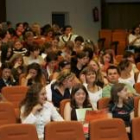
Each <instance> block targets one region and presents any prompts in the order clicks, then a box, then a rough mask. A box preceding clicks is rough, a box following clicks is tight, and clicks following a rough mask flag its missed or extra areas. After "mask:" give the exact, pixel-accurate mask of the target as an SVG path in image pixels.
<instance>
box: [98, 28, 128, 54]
mask: <svg viewBox="0 0 140 140" xmlns="http://www.w3.org/2000/svg"><path fill="white" fill-rule="evenodd" d="M128 34H129V33H128V32H127V31H126V30H114V31H113V30H111V29H102V30H100V31H99V41H98V42H99V47H100V49H109V48H112V49H114V51H115V53H116V54H123V52H124V50H125V47H126V46H127V44H128V41H127V37H128Z"/></svg>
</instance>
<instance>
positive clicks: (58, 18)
mask: <svg viewBox="0 0 140 140" xmlns="http://www.w3.org/2000/svg"><path fill="white" fill-rule="evenodd" d="M52 24H58V25H59V27H60V28H62V27H64V26H65V25H66V24H68V13H67V12H61V13H60V12H52Z"/></svg>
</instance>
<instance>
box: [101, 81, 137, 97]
mask: <svg viewBox="0 0 140 140" xmlns="http://www.w3.org/2000/svg"><path fill="white" fill-rule="evenodd" d="M113 85H114V84H111V83H110V84H108V85H106V86H105V87H104V88H103V94H102V96H103V97H111V88H112V86H113ZM126 87H127V89H128V92H129V93H131V94H134V95H135V94H136V90H135V89H134V88H133V87H132V86H131V85H129V84H126Z"/></svg>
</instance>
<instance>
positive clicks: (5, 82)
mask: <svg viewBox="0 0 140 140" xmlns="http://www.w3.org/2000/svg"><path fill="white" fill-rule="evenodd" d="M11 69H12V66H11V64H10V63H7V62H6V63H3V64H2V67H1V73H2V75H1V78H0V91H1V89H2V88H3V87H6V86H13V85H16V81H15V80H14V78H13V76H12V73H11Z"/></svg>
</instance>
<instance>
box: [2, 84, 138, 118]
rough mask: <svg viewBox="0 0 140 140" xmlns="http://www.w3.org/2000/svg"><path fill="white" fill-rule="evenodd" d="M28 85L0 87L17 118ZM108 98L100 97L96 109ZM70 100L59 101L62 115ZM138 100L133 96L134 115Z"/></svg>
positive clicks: (106, 102) (107, 101)
mask: <svg viewBox="0 0 140 140" xmlns="http://www.w3.org/2000/svg"><path fill="white" fill-rule="evenodd" d="M134 87H135V89H136V91H137V93H140V83H136V84H135V85H134ZM27 90H28V87H27V86H12V87H4V88H3V89H2V92H1V94H2V96H4V97H5V100H6V101H8V102H10V103H11V105H12V106H13V108H14V109H15V112H16V117H17V119H19V105H20V102H21V101H22V100H23V98H24V97H25V95H26V93H27ZM109 100H110V99H109V98H102V99H100V100H99V101H98V109H103V108H106V107H107V106H108V103H109ZM68 101H70V99H65V100H62V101H61V103H60V114H61V115H62V117H63V116H64V107H65V104H66V102H68ZM138 101H139V97H135V98H134V103H135V116H136V117H137V116H138V113H137V112H138V111H137V110H138Z"/></svg>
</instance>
